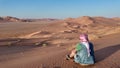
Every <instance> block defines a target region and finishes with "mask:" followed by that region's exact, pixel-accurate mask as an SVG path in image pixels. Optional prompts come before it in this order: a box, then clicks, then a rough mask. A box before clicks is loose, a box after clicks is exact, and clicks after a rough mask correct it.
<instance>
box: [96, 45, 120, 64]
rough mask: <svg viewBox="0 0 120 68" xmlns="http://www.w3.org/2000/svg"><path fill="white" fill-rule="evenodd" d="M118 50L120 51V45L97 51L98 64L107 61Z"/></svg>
mask: <svg viewBox="0 0 120 68" xmlns="http://www.w3.org/2000/svg"><path fill="white" fill-rule="evenodd" d="M118 50H120V44H118V45H114V46H109V47H105V48H102V49H99V50H96V51H95V59H96V62H100V61H102V60H104V59H106V58H107V57H109V56H110V55H112V54H114V53H115V52H117V51H118Z"/></svg>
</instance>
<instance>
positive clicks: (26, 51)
mask: <svg viewBox="0 0 120 68" xmlns="http://www.w3.org/2000/svg"><path fill="white" fill-rule="evenodd" d="M34 40H36V41H37V40H38V41H40V39H34ZM119 40H120V36H119V34H115V35H109V36H105V37H104V38H101V39H98V40H93V41H92V42H93V43H94V49H95V56H96V63H95V65H93V66H89V67H87V68H101V67H102V68H119V67H120V65H119V64H120V61H119V60H120V57H119V56H120V54H119V53H120V42H119ZM4 41H5V40H4ZM9 41H12V40H9ZM25 41H26V42H28V43H31V42H32V43H34V42H36V41H33V40H32V39H31V40H24V41H22V39H21V41H20V42H21V43H22V42H25ZM1 42H3V41H2V40H1ZM1 42H0V43H1ZM20 42H19V43H20ZM28 43H27V44H28ZM32 43H31V45H29V46H26V44H23V43H22V44H23V45H22V46H19V45H18V46H16V45H17V43H16V44H14V45H15V46H14V45H13V46H11V47H9V46H2V47H0V68H84V67H82V66H80V65H79V64H76V63H74V62H71V61H68V60H65V55H66V54H68V53H69V47H71V45H70V44H72V43H68V44H66V45H63V46H60V47H57V46H56V45H48V46H46V47H41V46H35V45H34V44H32Z"/></svg>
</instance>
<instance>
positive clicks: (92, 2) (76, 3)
mask: <svg viewBox="0 0 120 68" xmlns="http://www.w3.org/2000/svg"><path fill="white" fill-rule="evenodd" d="M0 16H14V17H19V18H67V17H80V16H105V17H120V0H0Z"/></svg>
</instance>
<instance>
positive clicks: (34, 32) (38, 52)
mask: <svg viewBox="0 0 120 68" xmlns="http://www.w3.org/2000/svg"><path fill="white" fill-rule="evenodd" d="M93 19H97V20H93ZM80 21H82V22H84V23H81V22H80ZM95 21H96V22H95ZM111 21H112V22H111ZM85 22H87V23H85ZM105 22H107V23H105ZM108 22H110V23H109V24H108ZM115 22H116V21H115V20H114V21H113V20H111V19H110V20H109V19H104V20H103V18H101V17H100V18H99V17H97V18H92V19H91V18H89V17H82V18H78V19H77V20H72V19H71V18H69V19H65V20H62V21H57V22H51V23H49V21H47V22H46V21H44V22H43V21H42V22H20V23H19V22H17V23H15V22H13V23H0V27H1V28H2V29H0V68H120V57H119V56H120V41H119V40H120V24H119V21H118V20H117V23H115ZM80 33H88V35H89V38H90V41H91V42H93V44H94V50H95V58H96V63H95V64H94V65H92V66H87V67H83V66H81V65H79V64H76V63H74V62H72V61H69V60H66V59H65V56H66V54H69V53H70V50H71V49H72V48H73V47H74V46H75V45H76V43H77V42H79V40H78V38H79V34H80Z"/></svg>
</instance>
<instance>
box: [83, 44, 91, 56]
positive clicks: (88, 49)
mask: <svg viewBox="0 0 120 68" xmlns="http://www.w3.org/2000/svg"><path fill="white" fill-rule="evenodd" d="M82 44H84V45H85V46H86V48H87V52H88V57H89V56H90V45H89V42H82Z"/></svg>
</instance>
